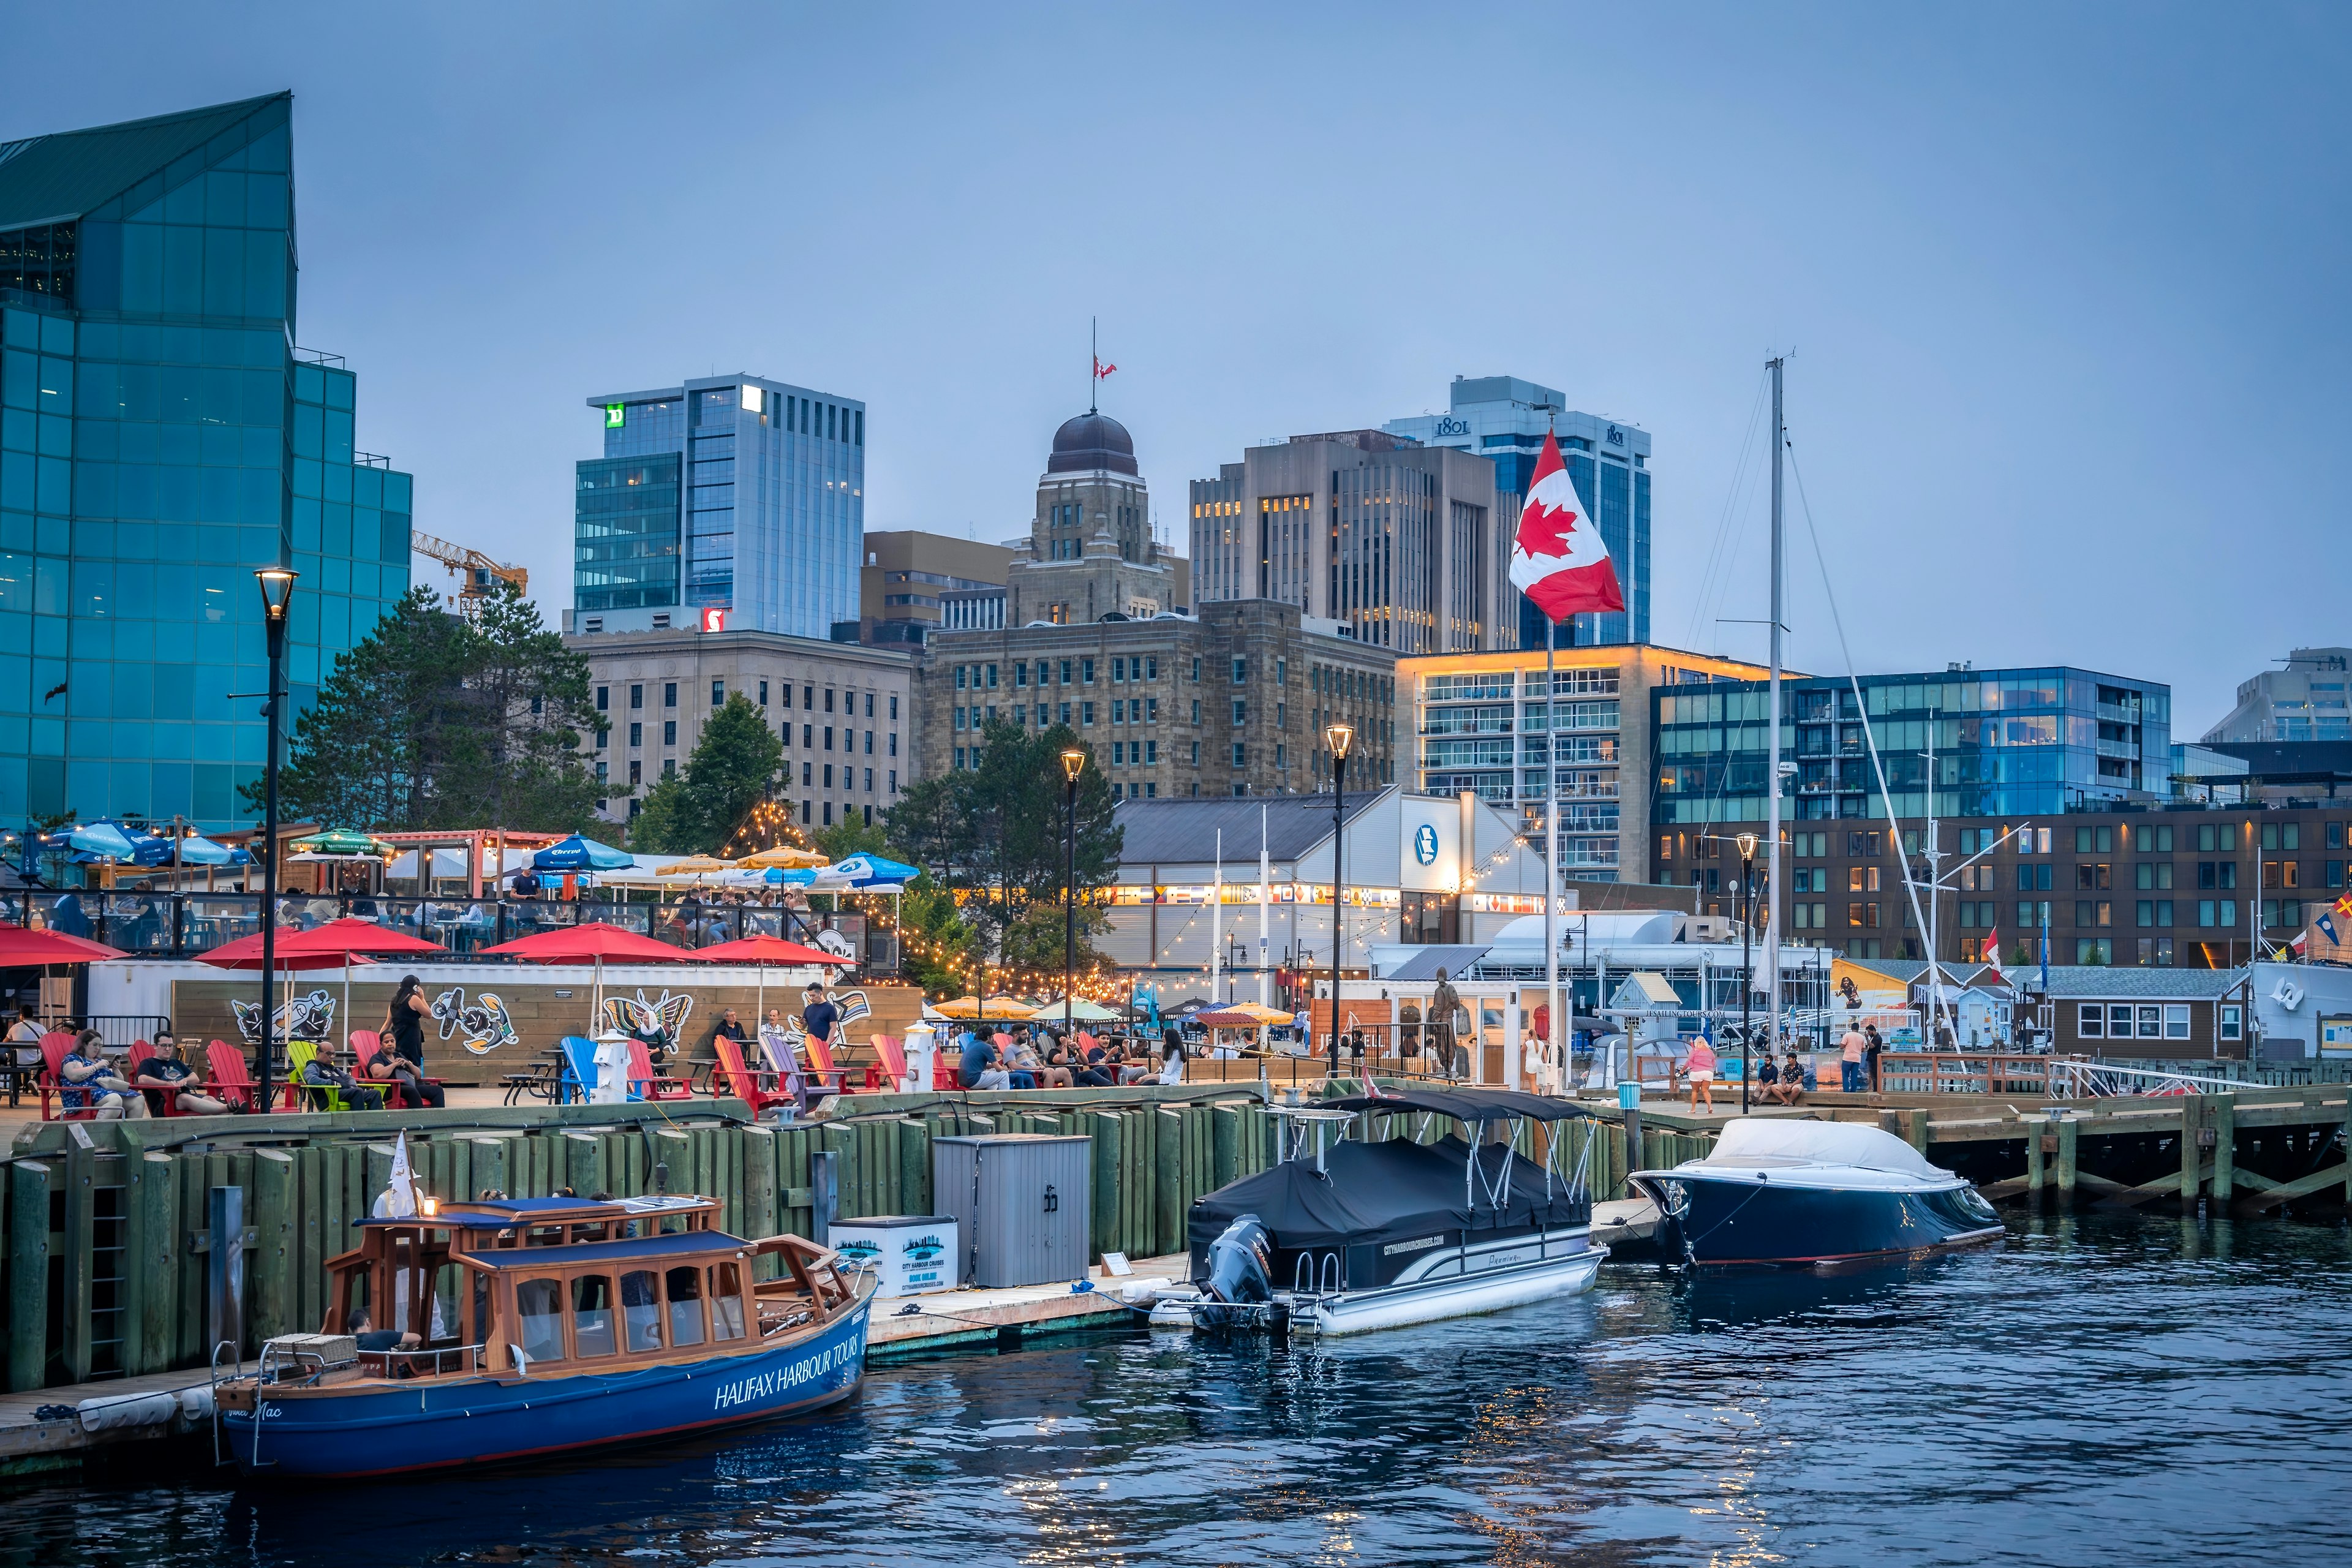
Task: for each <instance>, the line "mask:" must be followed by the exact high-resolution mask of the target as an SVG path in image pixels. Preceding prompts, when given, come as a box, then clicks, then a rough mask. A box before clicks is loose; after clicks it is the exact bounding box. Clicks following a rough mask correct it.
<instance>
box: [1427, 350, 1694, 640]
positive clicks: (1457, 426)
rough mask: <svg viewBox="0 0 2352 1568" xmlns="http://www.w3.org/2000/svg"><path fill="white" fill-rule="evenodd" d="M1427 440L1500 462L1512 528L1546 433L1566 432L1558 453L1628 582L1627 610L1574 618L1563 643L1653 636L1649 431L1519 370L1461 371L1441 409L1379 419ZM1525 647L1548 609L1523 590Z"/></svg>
mask: <svg viewBox="0 0 2352 1568" xmlns="http://www.w3.org/2000/svg"><path fill="white" fill-rule="evenodd" d="M1381 429H1383V430H1385V431H1387V432H1388V433H1389V434H1391V435H1392V436H1404V437H1411V438H1412V439H1413V440H1415V441H1418V442H1420V443H1421V444H1422V445H1423V446H1424V447H1456V448H1458V449H1459V450H1462V451H1465V452H1475V453H1477V454H1478V455H1479V456H1480V457H1482V458H1490V459H1492V460H1493V462H1494V465H1495V489H1496V491H1497V492H1499V493H1500V494H1502V495H1503V496H1504V497H1505V498H1506V503H1507V510H1509V512H1510V515H1511V521H1512V527H1513V528H1514V529H1516V528H1517V518H1518V509H1519V507H1520V506H1521V505H1522V504H1523V503H1524V502H1525V501H1526V500H1527V494H1528V485H1530V484H1531V483H1533V482H1534V480H1535V472H1536V459H1537V458H1538V457H1540V456H1541V455H1542V453H1543V438H1544V434H1545V432H1547V431H1551V432H1556V433H1557V434H1558V435H1559V456H1560V461H1562V462H1563V463H1565V464H1567V465H1568V477H1569V479H1570V480H1571V481H1573V482H1574V484H1575V486H1576V493H1577V494H1578V495H1579V496H1580V497H1581V498H1582V499H1583V501H1584V505H1585V508H1586V510H1588V511H1590V512H1591V516H1592V518H1593V520H1594V521H1597V522H1599V523H1600V524H1601V541H1602V542H1604V543H1606V544H1607V545H1608V546H1609V555H1610V558H1611V559H1612V561H1614V562H1615V563H1616V565H1617V580H1618V582H1619V584H1621V585H1622V586H1623V588H1624V590H1625V609H1624V612H1623V613H1622V614H1621V615H1608V616H1572V617H1570V620H1569V621H1568V622H1567V624H1566V625H1564V626H1561V627H1560V630H1559V640H1560V646H1562V647H1570V646H1587V645H1591V644H1595V643H1629V642H1631V643H1646V642H1648V641H1649V640H1650V433H1649V432H1648V431H1646V430H1641V429H1637V428H1635V427H1634V426H1631V425H1623V424H1620V423H1618V422H1617V421H1615V420H1612V419H1603V418H1601V416H1599V415H1596V414H1579V413H1576V412H1575V411H1573V410H1571V409H1570V407H1569V406H1568V401H1567V399H1566V397H1565V396H1563V395H1561V394H1560V393H1558V392H1556V391H1554V390H1553V389H1552V388H1550V387H1549V386H1541V385H1538V384H1536V383H1534V382H1532V381H1521V380H1520V379H1519V378H1518V377H1517V376H1515V375H1481V376H1467V377H1465V376H1455V377H1454V387H1453V394H1452V399H1451V405H1450V406H1449V407H1448V409H1447V411H1446V412H1445V413H1444V414H1420V415H1415V416H1413V417H1412V418H1410V419H1391V420H1390V421H1389V422H1388V423H1387V424H1385V425H1383V426H1381ZM1517 597H1518V637H1519V640H1518V646H1519V647H1534V648H1539V647H1543V645H1544V626H1543V614H1542V612H1541V611H1539V610H1538V609H1537V608H1536V607H1535V605H1533V604H1532V603H1530V602H1529V601H1528V597H1527V595H1524V594H1522V595H1518V596H1517Z"/></svg>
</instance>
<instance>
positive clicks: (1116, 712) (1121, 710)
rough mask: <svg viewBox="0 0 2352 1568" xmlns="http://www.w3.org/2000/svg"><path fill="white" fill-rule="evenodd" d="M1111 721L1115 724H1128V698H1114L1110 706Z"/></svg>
mask: <svg viewBox="0 0 2352 1568" xmlns="http://www.w3.org/2000/svg"><path fill="white" fill-rule="evenodd" d="M1114 679H1116V678H1115V677H1114ZM1110 721H1111V722H1112V723H1114V724H1124V723H1126V722H1127V699H1126V698H1124V697H1118V698H1113V699H1112V700H1111V705H1110Z"/></svg>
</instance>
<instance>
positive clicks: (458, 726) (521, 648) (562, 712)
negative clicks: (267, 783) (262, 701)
mask: <svg viewBox="0 0 2352 1568" xmlns="http://www.w3.org/2000/svg"><path fill="white" fill-rule="evenodd" d="M600 727H601V721H599V720H598V718H597V716H596V714H595V711H594V710H593V708H592V707H591V706H590V703H589V687H588V664H587V661H586V660H585V659H583V658H581V657H580V656H579V655H577V654H574V653H572V651H571V650H570V649H568V648H566V647H564V646H563V639H562V637H559V636H558V635H557V634H555V633H554V632H551V631H549V630H548V629H547V628H546V626H545V625H544V624H543V623H542V622H541V620H540V618H539V610H538V608H537V606H535V605H531V604H530V602H529V601H527V600H525V599H523V598H522V597H521V596H520V595H518V594H517V593H516V592H515V591H514V589H513V588H512V586H511V585H507V586H505V587H504V588H503V591H502V592H501V593H500V594H499V595H496V596H494V597H492V598H490V599H488V601H486V603H485V604H484V606H483V610H482V614H481V618H480V621H479V623H478V624H476V623H470V622H467V620H465V619H464V618H462V617H460V616H456V615H452V614H450V613H449V612H448V611H446V609H445V608H444V607H443V605H442V602H441V600H440V597H439V595H436V594H435V593H434V592H433V591H432V590H431V589H429V588H414V589H411V590H410V591H409V593H408V595H407V596H406V597H405V598H404V599H402V600H401V602H400V603H399V604H398V605H396V606H394V609H393V611H392V613H391V614H389V615H387V616H384V617H383V619H382V620H380V621H378V622H377V623H376V625H375V626H374V628H373V630H371V631H370V632H369V633H368V635H367V636H366V637H363V638H362V639H361V641H360V642H359V644H358V645H357V646H356V647H352V648H350V649H347V650H346V651H345V652H343V653H342V654H341V655H339V656H337V658H336V659H335V666H334V668H333V669H332V670H331V671H330V672H329V673H328V676H327V679H325V680H324V681H323V682H321V683H320V688H319V693H318V697H317V699H316V700H315V701H314V702H313V703H312V704H311V705H310V708H308V709H307V710H304V712H303V713H302V715H301V716H300V717H299V719H297V720H296V721H295V724H294V731H293V734H292V737H291V740H290V744H289V746H288V749H287V761H286V765H285V767H284V768H283V769H282V770H281V771H280V773H279V775H278V792H279V798H280V803H281V805H283V807H284V808H285V810H286V811H288V812H289V813H290V814H291V815H293V816H308V817H311V818H313V819H315V820H318V821H322V822H332V823H337V824H342V825H348V826H355V827H365V828H378V829H387V830H395V831H397V830H415V829H420V828H432V827H450V826H467V825H478V824H480V823H481V822H482V821H483V820H484V817H485V816H486V815H487V816H488V820H489V821H490V822H491V823H493V824H495V825H498V826H506V827H520V828H531V829H538V830H541V831H551V832H571V831H572V830H573V829H576V828H578V827H579V826H582V825H583V824H584V823H585V822H586V821H587V819H588V817H589V815H590V812H591V810H592V808H593V804H594V801H595V798H596V781H595V779H594V777H593V775H592V774H591V773H589V770H588V764H587V762H586V760H585V759H584V758H583V756H582V755H581V754H580V750H579V747H580V742H581V738H582V731H593V730H596V729H598V728H600ZM262 791H263V785H262V784H259V783H258V782H257V783H255V784H250V785H247V787H246V790H245V796H246V803H247V805H248V806H249V807H251V808H252V809H254V810H259V809H261V806H262Z"/></svg>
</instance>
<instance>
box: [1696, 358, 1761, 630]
mask: <svg viewBox="0 0 2352 1568" xmlns="http://www.w3.org/2000/svg"><path fill="white" fill-rule="evenodd" d="M1770 384H1771V373H1770V371H1769V369H1768V370H1766V371H1765V372H1763V373H1761V374H1759V376H1758V378H1757V383H1756V401H1755V402H1754V403H1753V404H1751V405H1749V406H1748V426H1747V433H1746V434H1745V435H1743V436H1742V437H1740V441H1739V459H1738V462H1737V463H1735V464H1733V466H1732V469H1731V482H1730V484H1729V485H1728V486H1727V488H1726V489H1725V491H1724V496H1723V511H1722V514H1721V515H1720V516H1719V517H1718V518H1717V520H1716V525H1715V542H1714V543H1713V544H1712V545H1710V546H1709V547H1708V549H1707V553H1706V571H1705V572H1704V573H1702V574H1700V576H1699V587H1698V594H1697V595H1696V599H1695V600H1694V602H1693V604H1692V606H1691V626H1690V635H1689V637H1688V638H1687V640H1686V644H1685V646H1687V647H1698V636H1699V631H1700V628H1701V626H1702V625H1703V624H1704V622H1705V617H1706V615H1707V613H1708V605H1709V601H1710V600H1711V599H1712V600H1715V601H1717V602H1719V601H1720V599H1721V596H1722V593H1721V589H1719V588H1718V587H1717V580H1716V574H1717V569H1718V567H1720V568H1721V570H1722V571H1723V573H1724V580H1725V583H1726V584H1728V581H1729V576H1730V566H1728V565H1726V564H1724V563H1723V553H1724V545H1725V542H1726V541H1727V539H1728V538H1729V536H1730V534H1731V523H1732V519H1733V517H1734V516H1735V515H1736V514H1737V513H1738V510H1739V508H1738V502H1739V496H1740V491H1741V488H1742V486H1743V485H1748V486H1752V485H1753V482H1754V474H1753V472H1752V470H1750V469H1749V468H1748V458H1749V456H1750V454H1751V453H1753V451H1754V450H1755V447H1756V432H1757V430H1758V429H1759V428H1760V427H1761V426H1762V424H1763V418H1764V397H1765V393H1766V391H1767V389H1768V388H1769V386H1770ZM1733 559H1734V561H1735V562H1736V561H1737V559H1738V552H1737V550H1735V551H1734V552H1733Z"/></svg>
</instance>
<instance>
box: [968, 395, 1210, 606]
mask: <svg viewBox="0 0 2352 1568" xmlns="http://www.w3.org/2000/svg"><path fill="white" fill-rule="evenodd" d="M1184 567H1185V563H1184V561H1183V559H1182V558H1181V557H1180V556H1177V555H1174V554H1173V553H1171V552H1164V551H1162V550H1160V548H1159V547H1158V546H1157V545H1156V544H1155V543H1154V542H1152V538H1151V495H1150V490H1149V489H1147V488H1146V487H1145V485H1144V482H1143V475H1142V471H1141V470H1140V469H1139V468H1137V467H1136V463H1135V438H1134V437H1131V436H1129V434H1128V433H1127V426H1124V425H1121V424H1120V423H1119V422H1118V420H1116V419H1114V418H1112V417H1111V416H1109V415H1108V414H1105V413H1103V412H1101V411H1100V410H1098V409H1092V408H1090V409H1088V410H1087V412H1086V413H1084V414H1081V415H1079V416H1077V417H1076V418H1075V419H1070V420H1066V421H1065V422H1064V423H1063V425H1062V427H1061V428H1060V429H1058V430H1056V431H1055V432H1054V444H1053V448H1052V450H1051V451H1050V452H1048V454H1047V455H1046V458H1045V473H1044V474H1042V475H1040V476H1039V478H1038V480H1037V512H1036V516H1035V518H1034V520H1033V521H1032V522H1031V525H1030V530H1029V540H1028V543H1027V546H1026V548H1025V549H1024V551H1023V552H1021V553H1020V554H1017V555H1016V556H1015V557H1014V558H1013V566H1012V569H1011V571H1010V573H1009V574H1008V582H1007V584H1006V589H1005V597H1006V604H1005V620H1006V624H1007V625H1010V626H1026V625H1027V624H1029V623H1030V622H1031V621H1053V622H1057V623H1062V624H1070V623H1076V622H1083V621H1092V620H1097V619H1099V618H1100V617H1101V616H1105V615H1108V614H1110V613H1113V612H1117V613H1118V614H1120V615H1124V616H1131V617H1134V618H1137V619H1141V618H1145V617H1148V616H1156V615H1158V614H1159V613H1160V611H1162V610H1169V609H1179V608H1181V607H1183V606H1184V605H1186V604H1187V603H1188V602H1189V601H1190V598H1191V595H1190V593H1189V592H1188V586H1189V585H1188V582H1187V579H1186V576H1185V574H1184Z"/></svg>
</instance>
